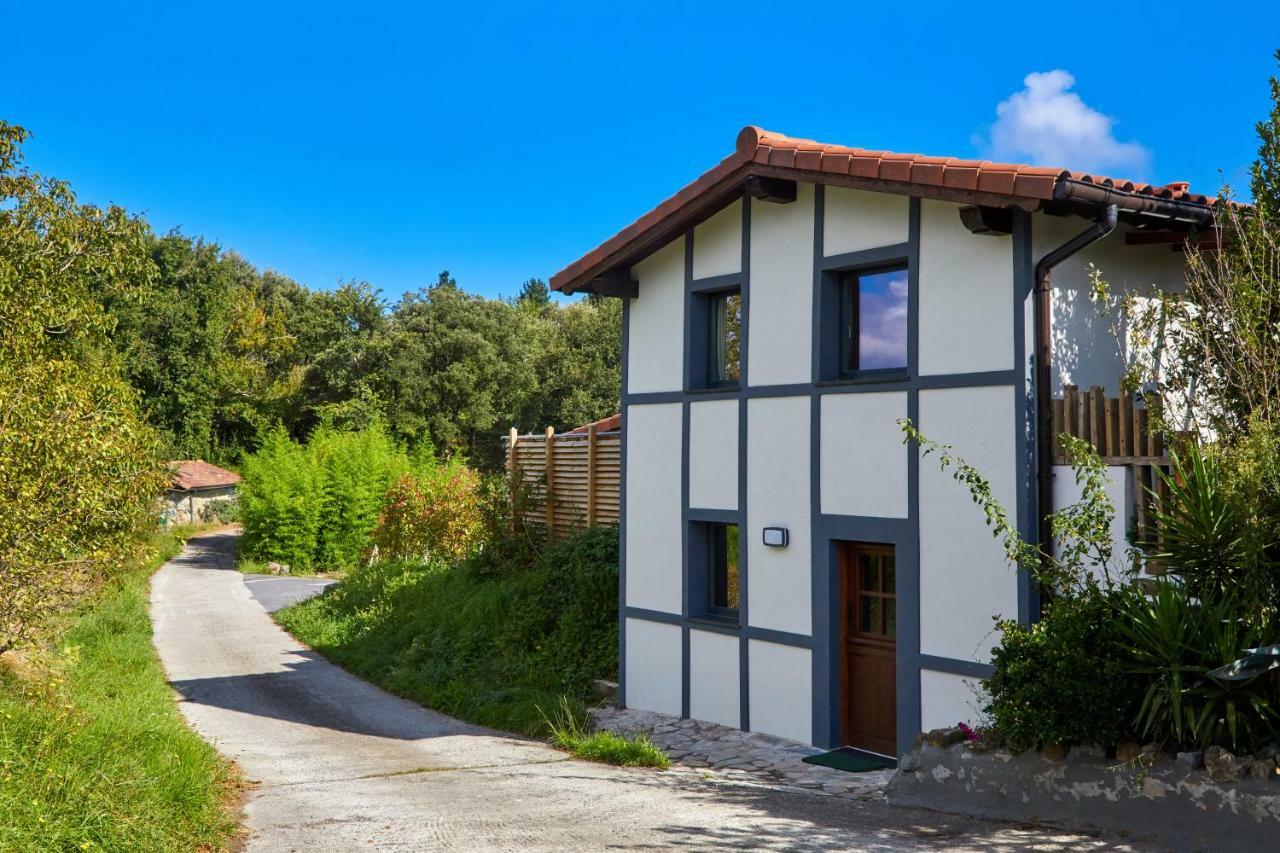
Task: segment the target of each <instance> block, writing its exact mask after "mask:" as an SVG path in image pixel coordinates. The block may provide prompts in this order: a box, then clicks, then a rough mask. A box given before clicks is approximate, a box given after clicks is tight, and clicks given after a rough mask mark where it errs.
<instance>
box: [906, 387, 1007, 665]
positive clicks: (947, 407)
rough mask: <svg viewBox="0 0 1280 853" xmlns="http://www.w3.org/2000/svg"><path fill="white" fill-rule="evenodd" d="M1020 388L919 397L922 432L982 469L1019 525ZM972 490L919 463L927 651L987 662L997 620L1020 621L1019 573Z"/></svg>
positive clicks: (923, 642)
mask: <svg viewBox="0 0 1280 853" xmlns="http://www.w3.org/2000/svg"><path fill="white" fill-rule="evenodd" d="M1013 406H1014V394H1013V387H1012V386H1008V385H1003V386H995V387H989V388H957V389H939V390H924V391H921V392H920V424H919V426H920V430H921V431H922V432H923V433H924V435H925V436H926V437H927V438H929V439H931V440H933V441H936V442H939V443H942V444H950V445H953V446H954V448H955V453H956V454H958V455H959V456H961V457H963V458H964V459H965V460H966V461H968V462H969V464H971V465H973V466H974V467H975V468H977V469H978V470H979V471H980V472H981V473H982V475H983V476H984V477H986V478H987V480H988V482H990V484H991V489H992V494H993V495H994V496H995V498H996V500H998V501H999V502H1000V503H1001V504H1002V505H1003V506H1004V507H1005V508H1006V510H1007V511H1008V512H1009V513H1010V520H1011V521H1015V518H1016V517H1015V516H1014V515H1013V514H1014V513H1015V512H1016V507H1017V504H1016V502H1015V499H1016V492H1017V486H1016V479H1015V476H1016V472H1015V459H1014V452H1013V447H1014V419H1013V412H1014V409H1013ZM985 522H986V518H985V516H984V515H983V512H982V510H981V509H980V508H979V507H978V506H977V505H976V504H974V503H973V501H972V500H971V499H970V497H969V492H968V490H967V489H966V488H965V487H964V486H963V485H961V484H960V483H957V482H956V481H955V480H954V479H952V475H951V472H943V471H941V470H939V468H938V458H937V455H936V454H934V455H932V456H928V457H924V458H922V459H921V460H920V651H921V652H923V653H924V654H929V655H939V656H941V657H950V658H959V659H962V660H976V661H986V660H987V659H988V658H989V652H990V649H991V646H992V645H993V644H994V643H995V642H996V640H997V637H996V635H995V633H994V631H993V630H992V627H993V626H992V621H991V617H992V616H993V615H1001V616H1010V617H1012V616H1016V615H1017V612H1018V597H1017V574H1016V571H1015V570H1014V568H1013V567H1012V566H1010V565H1009V564H1008V563H1007V562H1005V558H1004V551H1003V548H1002V547H1001V545H1000V542H999V541H998V540H996V539H995V538H994V537H992V535H991V529H990V528H989V527H987V525H986V523H985Z"/></svg>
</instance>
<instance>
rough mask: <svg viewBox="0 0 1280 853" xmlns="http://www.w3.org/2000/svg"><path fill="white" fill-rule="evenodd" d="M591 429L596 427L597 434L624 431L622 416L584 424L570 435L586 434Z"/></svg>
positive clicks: (610, 416)
mask: <svg viewBox="0 0 1280 853" xmlns="http://www.w3.org/2000/svg"><path fill="white" fill-rule="evenodd" d="M591 427H595V428H596V431H597V432H617V431H618V430H620V429H622V415H621V414H617V415H609V417H607V418H601V419H600V420H598V421H593V422H592V423H589V424H583V425H582V426H580V427H578V428H577V429H571V430H569V432H570V433H579V432H586V431H587V430H588V429H590V428H591Z"/></svg>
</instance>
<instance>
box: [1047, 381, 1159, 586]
mask: <svg viewBox="0 0 1280 853" xmlns="http://www.w3.org/2000/svg"><path fill="white" fill-rule="evenodd" d="M1158 405H1159V402H1158V400H1156V399H1155V398H1148V399H1146V400H1141V401H1135V400H1134V398H1133V396H1131V395H1122V396H1120V397H1108V396H1106V394H1105V393H1104V392H1103V390H1102V388H1100V387H1098V386H1096V385H1095V386H1094V387H1092V388H1089V389H1088V390H1085V391H1082V390H1080V389H1079V388H1077V387H1076V386H1075V385H1067V386H1064V387H1063V394H1062V397H1061V398H1058V399H1055V400H1053V403H1052V409H1051V415H1052V418H1053V436H1054V445H1053V449H1054V460H1053V461H1054V464H1055V465H1066V464H1067V458H1066V453H1065V450H1064V448H1063V447H1062V443H1061V441H1060V440H1059V436H1060V435H1061V434H1063V433H1066V434H1067V435H1071V436H1075V437H1076V438H1082V439H1084V440H1085V441H1087V442H1089V443H1090V444H1092V445H1093V447H1094V449H1095V450H1096V451H1097V452H1098V456H1099V457H1101V459H1102V461H1103V463H1104V464H1107V465H1116V466H1125V467H1128V468H1130V469H1131V470H1132V471H1133V496H1132V497H1133V507H1132V514H1131V517H1132V519H1133V523H1132V529H1131V530H1130V531H1129V533H1130V535H1132V536H1133V541H1134V542H1136V543H1139V544H1143V543H1154V544H1155V546H1156V550H1159V531H1158V530H1157V529H1156V528H1155V525H1154V518H1155V515H1154V514H1155V513H1156V512H1157V511H1158V510H1159V507H1160V505H1161V504H1162V503H1163V502H1164V501H1165V500H1166V499H1167V498H1168V495H1169V488H1168V486H1167V485H1166V484H1165V481H1164V479H1163V478H1162V477H1161V476H1160V472H1164V473H1165V474H1166V475H1168V474H1171V473H1172V469H1171V467H1170V460H1169V456H1168V452H1167V451H1168V448H1167V447H1166V446H1165V436H1164V435H1163V434H1162V433H1161V432H1160V431H1159V430H1158V429H1156V428H1155V425H1154V424H1153V418H1154V417H1157V416H1158V414H1159V409H1158V408H1157V407H1158ZM1116 509H1117V510H1119V509H1120V507H1116ZM1146 568H1147V571H1148V572H1149V573H1152V574H1158V573H1160V572H1161V571H1163V569H1162V568H1161V566H1160V565H1159V563H1158V562H1155V561H1147V563H1146Z"/></svg>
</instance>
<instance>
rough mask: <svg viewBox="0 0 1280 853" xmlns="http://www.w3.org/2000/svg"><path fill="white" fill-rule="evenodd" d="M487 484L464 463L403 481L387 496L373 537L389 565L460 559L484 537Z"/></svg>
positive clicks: (403, 477) (412, 475) (402, 477)
mask: <svg viewBox="0 0 1280 853" xmlns="http://www.w3.org/2000/svg"><path fill="white" fill-rule="evenodd" d="M482 486H483V483H482V481H481V479H480V475H479V474H477V473H476V472H475V471H472V470H471V469H470V468H468V467H466V466H465V465H462V464H460V463H457V462H454V463H449V464H446V465H442V466H435V467H429V468H419V470H418V471H416V472H414V473H406V474H402V475H400V477H399V479H397V480H396V481H395V482H394V483H392V485H391V488H390V490H389V491H388V492H387V494H386V501H385V506H384V508H383V510H382V515H381V517H380V518H379V519H378V525H377V528H376V529H375V531H374V533H373V542H374V544H375V545H376V546H377V547H378V552H379V555H380V556H381V557H382V558H387V559H408V560H426V559H429V558H433V557H439V558H444V559H460V558H462V557H465V556H467V555H468V554H470V553H471V552H472V551H473V550H474V549H475V547H476V546H477V544H478V543H479V541H480V537H481V533H482V532H483V522H484V519H483V515H482V502H483V499H484V494H483V489H482Z"/></svg>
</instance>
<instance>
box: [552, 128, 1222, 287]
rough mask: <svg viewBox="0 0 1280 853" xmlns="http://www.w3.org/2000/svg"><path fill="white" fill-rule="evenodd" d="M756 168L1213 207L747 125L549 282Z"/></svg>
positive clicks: (944, 188) (1020, 200)
mask: <svg viewBox="0 0 1280 853" xmlns="http://www.w3.org/2000/svg"><path fill="white" fill-rule="evenodd" d="M760 167H765V169H767V170H768V171H769V173H770V174H775V175H776V174H779V172H778V171H777V170H783V172H785V173H788V174H789V175H790V176H794V177H797V178H808V179H809V180H813V181H819V182H820V181H822V180H823V176H832V175H834V176H840V177H844V178H849V179H855V182H856V179H863V180H865V181H868V182H874V185H875V188H876V189H879V190H881V191H885V192H902V193H910V194H916V195H924V196H929V195H930V188H937V190H936V192H937V193H938V194H940V195H942V194H945V193H948V192H949V193H951V194H952V196H946V195H943V197H953V196H954V193H956V192H960V193H981V194H982V195H983V198H982V199H975V203H976V202H977V201H982V202H983V203H988V204H989V203H997V202H1002V201H1004V202H1007V203H1009V204H1018V205H1020V206H1026V204H1027V203H1035V204H1043V203H1045V202H1048V201H1052V200H1054V198H1055V193H1056V191H1057V187H1058V184H1059V183H1061V182H1064V181H1066V182H1070V181H1075V182H1078V183H1083V184H1093V185H1096V186H1099V187H1104V188H1107V189H1113V190H1116V191H1119V192H1122V193H1125V194H1128V195H1132V196H1135V197H1142V196H1146V197H1150V198H1157V199H1163V200H1167V201H1172V202H1177V203H1181V204H1185V205H1198V206H1210V205H1213V204H1216V203H1217V199H1216V198H1215V197H1212V196H1206V195H1204V194H1201V193H1193V192H1191V190H1190V187H1189V186H1188V185H1187V183H1186V182H1184V181H1175V182H1174V183H1171V184H1168V185H1166V186H1159V185H1155V184H1144V183H1135V182H1133V181H1128V180H1124V179H1115V178H1110V177H1107V176H1106V175H1095V174H1092V173H1088V172H1072V171H1070V170H1068V169H1062V168H1057V167H1046V166H1030V165H1026V164H1019V163H993V162H991V161H989V160H962V159H958V158H955V157H929V156H925V155H922V154H895V153H893V152H892V151H868V150H864V149H861V148H849V147H847V146H843V145H828V144H825V143H822V142H817V141H815V140H812V139H798V138H792V137H788V136H783V135H782V134H780V133H772V132H770V131H767V130H762V129H761V128H759V127H754V126H748V127H744V128H743V129H742V131H741V132H740V133H739V134H738V139H737V144H736V146H735V150H734V153H733V154H731V155H730V156H728V157H726V158H725V159H724V160H722V161H720V163H718V164H717V165H716V166H715V167H714V168H713V169H711V170H710V171H708V172H706V173H704V174H703V175H702V176H700V177H699V178H698V179H697V180H695V181H693V182H692V183H690V184H688V185H687V186H685V187H683V188H682V189H681V190H680V191H679V192H677V193H676V194H675V195H673V196H672V197H671V198H668V199H667V200H666V201H664V202H662V203H661V204H659V205H658V206H657V207H656V208H654V209H653V210H651V211H649V212H648V213H646V214H645V215H644V216H641V217H640V218H639V219H637V220H636V221H635V222H634V223H632V224H631V225H629V226H627V227H626V228H624V229H623V230H622V231H620V232H619V233H618V234H616V235H614V236H613V237H611V238H610V239H608V240H606V241H605V242H604V243H602V244H601V245H600V246H598V247H597V248H595V249H592V250H591V251H590V252H588V253H587V254H586V255H584V256H583V257H582V258H580V259H579V260H577V261H574V262H573V263H571V264H569V266H567V267H565V268H564V269H563V270H561V271H560V272H558V273H556V274H555V275H553V276H552V277H551V287H552V288H553V289H555V290H564V291H567V292H572V291H574V290H580V289H582V288H584V287H586V286H587V285H588V284H589V283H590V281H591V280H592V279H593V278H595V277H597V276H599V275H600V274H602V273H603V272H605V271H607V270H608V269H609V268H612V267H615V266H617V265H619V264H620V263H623V262H628V261H629V258H630V255H632V254H639V253H640V252H641V251H642V250H645V249H652V248H654V246H653V245H652V243H653V240H654V237H655V232H656V231H657V230H658V229H659V226H661V225H663V224H664V223H666V222H667V221H668V220H669V219H672V218H674V217H678V216H679V215H680V214H681V212H682V211H683V209H684V208H685V207H686V206H687V205H690V204H691V203H693V202H695V201H697V200H699V199H702V198H703V197H704V196H706V195H707V194H710V193H713V192H722V191H724V190H726V189H730V188H732V187H733V186H735V185H737V184H739V183H740V182H741V180H742V179H744V178H745V177H746V176H747V175H748V174H750V173H751V172H752V171H757V170H759V168H760ZM1121 206H1122V208H1123V207H1124V205H1121ZM658 236H661V235H658Z"/></svg>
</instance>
